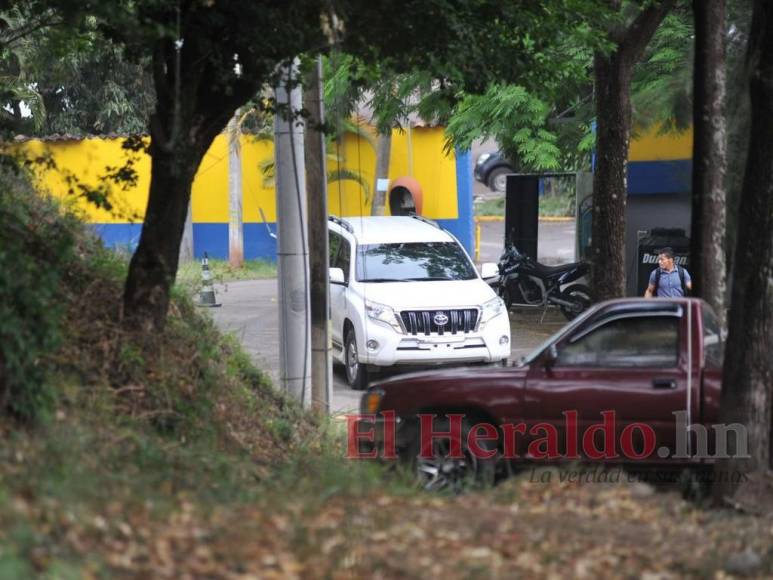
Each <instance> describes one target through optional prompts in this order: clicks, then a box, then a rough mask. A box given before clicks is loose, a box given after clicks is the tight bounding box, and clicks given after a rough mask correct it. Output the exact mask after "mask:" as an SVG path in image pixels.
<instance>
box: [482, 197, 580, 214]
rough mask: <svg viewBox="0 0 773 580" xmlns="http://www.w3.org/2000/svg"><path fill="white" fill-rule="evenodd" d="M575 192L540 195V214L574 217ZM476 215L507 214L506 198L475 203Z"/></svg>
mask: <svg viewBox="0 0 773 580" xmlns="http://www.w3.org/2000/svg"><path fill="white" fill-rule="evenodd" d="M574 204H575V200H574V194H573V193H568V194H564V195H552V196H545V195H543V196H542V197H540V200H539V215H540V217H573V216H574V213H575V209H574ZM475 215H480V216H483V215H487V216H502V217H504V215H505V198H504V197H498V198H495V199H486V200H484V201H482V202H480V203H477V204H475Z"/></svg>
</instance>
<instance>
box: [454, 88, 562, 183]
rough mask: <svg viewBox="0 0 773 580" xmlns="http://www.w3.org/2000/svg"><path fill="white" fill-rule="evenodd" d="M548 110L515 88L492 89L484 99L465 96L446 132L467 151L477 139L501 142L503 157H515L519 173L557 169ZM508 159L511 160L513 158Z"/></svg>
mask: <svg viewBox="0 0 773 580" xmlns="http://www.w3.org/2000/svg"><path fill="white" fill-rule="evenodd" d="M548 114H549V108H548V106H547V105H546V104H545V103H544V102H543V101H542V100H540V99H539V98H538V97H536V96H534V95H532V94H531V93H529V92H528V91H527V90H526V89H525V88H524V87H520V86H517V85H504V86H502V85H492V86H491V87H489V89H488V90H487V91H486V93H485V94H484V95H479V96H474V95H468V96H467V97H465V98H464V99H463V100H462V102H461V103H460V104H459V106H458V107H457V109H456V111H455V114H454V115H453V116H452V117H451V119H450V121H449V123H448V127H447V132H448V134H449V135H450V137H451V140H450V141H449V142H448V144H447V146H448V147H450V144H451V142H453V144H455V145H457V146H459V147H461V148H463V149H469V148H470V147H471V146H472V142H473V141H474V140H475V139H478V138H480V137H497V138H499V139H502V141H500V145H501V146H502V147H503V149H504V150H505V152H506V153H515V155H517V157H516V158H517V159H520V160H521V163H522V164H521V167H519V169H521V170H538V171H539V170H548V169H557V168H559V166H560V162H559V160H560V155H561V152H560V150H559V149H558V147H557V146H556V136H555V134H554V133H552V132H550V131H548V130H547V129H546V128H545V124H546V122H547V117H548ZM515 155H514V156H511V157H515Z"/></svg>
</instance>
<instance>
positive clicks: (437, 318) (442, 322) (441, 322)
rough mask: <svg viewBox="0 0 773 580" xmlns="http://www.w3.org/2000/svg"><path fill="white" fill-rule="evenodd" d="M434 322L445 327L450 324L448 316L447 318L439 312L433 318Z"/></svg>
mask: <svg viewBox="0 0 773 580" xmlns="http://www.w3.org/2000/svg"><path fill="white" fill-rule="evenodd" d="M432 320H433V321H434V322H435V324H437V325H438V326H445V325H446V324H448V316H446V315H445V314H444V313H442V312H438V313H436V314H435V316H434V317H433V318H432Z"/></svg>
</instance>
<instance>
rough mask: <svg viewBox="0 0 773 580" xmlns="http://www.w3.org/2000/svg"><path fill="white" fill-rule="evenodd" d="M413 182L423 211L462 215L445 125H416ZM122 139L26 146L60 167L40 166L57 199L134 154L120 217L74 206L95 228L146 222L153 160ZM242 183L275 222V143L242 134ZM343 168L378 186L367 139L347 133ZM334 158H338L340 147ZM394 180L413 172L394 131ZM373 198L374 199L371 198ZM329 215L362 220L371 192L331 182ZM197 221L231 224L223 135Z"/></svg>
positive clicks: (197, 184) (253, 206) (117, 197)
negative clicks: (71, 181)
mask: <svg viewBox="0 0 773 580" xmlns="http://www.w3.org/2000/svg"><path fill="white" fill-rule="evenodd" d="M412 142H413V168H414V175H413V176H414V177H415V178H416V179H417V180H418V181H419V183H420V184H421V186H422V189H423V191H424V213H425V215H426V216H427V217H430V218H436V219H453V218H456V217H457V199H456V162H455V159H454V156H453V155H451V156H447V155H444V154H443V142H444V137H443V129H442V128H427V129H425V128H417V129H414V130H413V132H412ZM121 143H122V140H121V139H84V140H82V141H37V140H32V141H28V142H26V143H25V144H24V145H22V150H23V151H25V152H26V153H27V154H28V155H30V156H39V155H43V154H50V155H51V157H52V158H53V160H54V162H55V163H56V167H57V169H55V170H46V169H42V168H41V169H38V176H39V179H40V181H41V185H42V186H43V187H44V188H45V189H47V190H49V191H50V192H51V193H52V194H54V195H55V196H56V197H60V198H62V199H65V198H70V197H71V196H68V193H67V192H68V189H69V186H68V185H67V183H66V179H65V174H67V173H69V174H71V175H73V176H75V177H77V179H78V180H79V181H80V182H81V183H83V184H84V185H88V186H96V185H97V184H98V183H99V180H100V177H102V176H104V175H106V174H107V173H108V169H107V168H108V167H114V168H117V167H121V166H123V165H124V164H125V163H126V160H127V159H128V158H129V157H131V156H134V157H135V159H136V163H135V169H136V170H137V173H138V177H139V179H138V183H137V185H136V187H133V188H129V189H128V190H127V191H122V190H120V189H119V188H117V187H115V186H113V187H112V188H111V196H110V200H111V202H112V203H113V206H114V210H113V212H107V211H105V210H100V209H96V208H95V207H94V206H93V205H91V204H89V203H87V202H86V201H85V200H83V199H77V200H76V201H75V205H76V206H77V207H79V208H80V209H82V210H83V212H84V213H85V215H86V218H87V219H88V221H91V222H93V223H123V222H129V221H137V220H141V219H142V216H143V214H144V210H145V205H146V203H147V192H148V187H149V184H150V159H149V157H148V156H147V155H144V154H135V153H132V152H127V151H125V150H123V149H122V148H121ZM241 147H242V181H243V188H244V221H245V222H261V221H262V219H261V217H260V213H259V208H262V209H263V212H264V214H265V217H266V220H267V221H269V222H274V221H275V220H276V200H275V194H274V187H273V181H272V180H270V179H269V180H267V179H266V178H265V177H264V174H263V172H262V171H261V169H260V164H261V162H263V161H266V160H272V159H273V143H271V142H270V141H258V140H256V139H255V138H254V137H252V136H243V137H242V139H241ZM339 151H340V153H341V156H342V157H343V164H344V167H345V168H347V169H348V170H350V171H354V172H357V173H359V174H360V175H361V176H362V177H363V178H364V180H365V181H366V183H368V184H369V189H370V190H372V189H373V186H374V184H373V180H374V171H375V152H374V150H373V147H372V146H371V145H370V144H369V143H368V142H367V141H366V140H365V139H362V138H358V137H356V136H354V135H348V136H347V137H346V138H345V139H344V140H343V144H342V146H341V147H340V148H339ZM328 153H329V154H330V153H333V154H335V153H337V151H335V147H334V150H333V151H329V152H328ZM335 166H336V161H335V158H334V157H332V156H329V157H328V169H332V168H335ZM390 169H391V170H390V178H391V179H394V178H396V177H400V176H402V175H407V174H408V142H407V134H406V133H404V132H400V131H397V130H395V131H394V133H393V138H392V151H391V156H390ZM368 193H369V195H368ZM328 195H329V208H330V213H332V214H336V215H360V214H369V213H370V202H371V200H372V191H370V192H366V191H365V190H364V189H363V188H361V187H360V185H359V184H357V183H355V182H353V181H350V180H346V181H334V182H331V183H329V185H328ZM192 212H193V221H194V222H197V223H202V222H215V223H224V222H228V150H227V140H226V138H225V136H224V135H220V136H218V137H217V138H216V139H215V141H214V142H213V144H212V146H211V147H210V149H209V151H208V152H207V154H206V155H205V156H204V159H203V160H202V162H201V165H200V166H199V170H198V172H197V174H196V178H195V181H194V183H193V191H192Z"/></svg>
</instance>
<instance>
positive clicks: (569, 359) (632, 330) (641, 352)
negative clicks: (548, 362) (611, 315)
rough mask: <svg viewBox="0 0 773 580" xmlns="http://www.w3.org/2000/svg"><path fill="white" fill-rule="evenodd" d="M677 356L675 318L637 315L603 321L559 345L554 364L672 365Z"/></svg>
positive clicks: (598, 365) (675, 362) (602, 365)
mask: <svg viewBox="0 0 773 580" xmlns="http://www.w3.org/2000/svg"><path fill="white" fill-rule="evenodd" d="M678 357H679V318H678V317H676V316H639V317H630V318H618V319H614V320H610V321H609V322H608V323H607V324H603V325H602V326H600V327H598V328H596V329H595V330H593V331H592V332H589V333H588V334H585V335H584V336H581V337H580V338H579V339H578V340H576V341H573V342H569V343H566V344H564V345H563V346H562V347H561V348H559V352H558V360H557V361H556V365H557V366H584V367H614V368H626V367H628V368H630V367H647V368H649V367H658V368H672V367H675V366H676V365H677V360H678Z"/></svg>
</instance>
